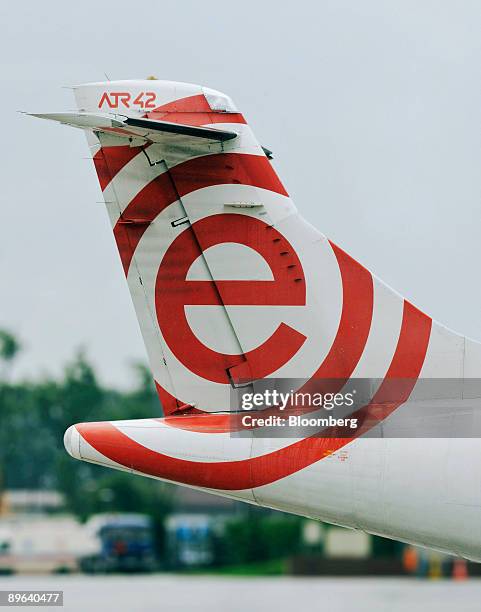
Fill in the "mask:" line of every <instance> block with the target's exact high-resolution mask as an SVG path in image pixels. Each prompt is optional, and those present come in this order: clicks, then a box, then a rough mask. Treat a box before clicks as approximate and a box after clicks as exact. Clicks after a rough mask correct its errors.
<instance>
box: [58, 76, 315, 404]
mask: <svg viewBox="0 0 481 612" xmlns="http://www.w3.org/2000/svg"><path fill="white" fill-rule="evenodd" d="M74 91H75V97H76V101H77V105H78V109H79V112H78V113H73V114H69V115H66V114H63V115H62V116H60V115H57V116H51V118H54V119H55V118H56V119H57V120H59V121H62V122H63V123H68V124H70V125H76V126H79V127H83V128H84V129H85V128H86V129H87V134H88V139H89V144H90V146H91V149H92V155H93V160H94V164H95V168H96V171H97V175H98V179H99V183H100V187H101V189H102V192H103V195H104V199H105V202H106V205H107V209H108V213H109V217H110V221H111V223H112V227H113V232H114V236H115V239H116V242H117V246H118V250H119V254H120V258H121V261H122V266H123V269H124V272H125V275H126V277H127V281H128V284H129V288H130V291H131V294H132V298H133V301H134V305H135V308H136V312H137V316H138V319H139V322H140V328H141V331H142V334H143V338H144V341H145V344H146V347H147V351H148V355H149V359H150V365H151V367H152V371H153V373H154V377H155V382H156V385H157V389H158V392H159V397H160V399H161V402H162V405H163V409H164V412H165V414H172V413H174V412H177V411H179V410H184V411H185V410H190V411H195V410H198V409H200V410H214V411H215V410H228V409H229V392H230V389H231V388H232V387H233V386H236V384H240V383H241V382H243V383H245V381H248V380H251V379H256V378H263V377H265V376H269V375H271V374H272V373H274V372H276V371H278V370H279V369H280V368H282V366H283V365H284V364H285V363H286V362H287V361H288V359H290V358H291V357H292V356H293V355H294V354H295V353H296V352H297V351H298V350H299V348H300V347H301V346H302V345H303V343H304V341H305V339H306V338H305V335H304V334H303V333H301V332H299V331H297V330H296V329H294V328H292V327H291V326H289V325H288V324H286V323H285V322H284V321H283V319H282V313H281V316H280V317H279V316H276V315H274V319H276V318H277V319H278V321H277V324H275V325H274V327H273V328H272V321H269V319H272V315H273V311H275V310H276V309H277V310H280V311H282V310H284V312H287V311H289V310H292V309H293V308H294V309H295V308H296V307H298V306H302V305H305V301H306V288H305V282H304V278H303V271H302V266H301V264H300V261H299V258H298V256H297V254H296V251H295V249H294V248H293V247H292V245H290V244H289V242H288V240H287V239H286V237H285V236H284V235H282V234H281V233H280V232H279V231H278V230H277V229H276V227H275V226H276V225H277V224H278V223H279V222H281V221H282V219H284V218H286V217H288V216H290V215H292V214H294V213H295V208H294V206H293V204H292V202H291V201H290V199H289V197H288V194H287V192H286V191H285V189H284V187H283V186H282V184H281V182H280V180H279V179H278V177H277V175H276V173H275V171H274V169H273V167H272V165H271V162H270V160H269V157H270V152H269V151H267V150H266V149H264V148H263V147H262V146H260V144H259V143H258V142H257V140H256V138H255V137H254V135H253V133H252V131H251V129H250V128H249V126H248V125H247V123H246V121H245V119H244V117H243V116H242V114H241V113H239V112H238V111H237V109H236V108H235V107H234V105H233V103H232V101H231V100H230V98H228V97H227V96H225V95H224V94H221V93H220V92H216V91H214V90H211V89H208V88H205V87H200V86H196V85H190V84H183V83H173V82H168V81H119V82H107V83H93V84H87V85H82V86H79V87H76V88H75V90H74ZM246 306H247V308H246ZM253 310H256V311H257V312H258V313H260V314H259V317H260V320H259V321H258V323H257V324H256V323H255V322H253V321H252V311H253ZM246 311H247V312H246ZM262 311H263V312H262ZM259 317H257V318H258V319H259ZM266 323H267V329H266V330H263V327H264V326H265V325H266ZM271 328H272V329H271ZM269 330H270V332H272V333H266V332H269ZM258 334H260V336H261V337H262V336H264V337H265V338H267V340H266V341H265V342H261V343H259V342H257V341H256V337H258ZM265 338H264V339H265ZM199 404H201V405H200V406H199Z"/></svg>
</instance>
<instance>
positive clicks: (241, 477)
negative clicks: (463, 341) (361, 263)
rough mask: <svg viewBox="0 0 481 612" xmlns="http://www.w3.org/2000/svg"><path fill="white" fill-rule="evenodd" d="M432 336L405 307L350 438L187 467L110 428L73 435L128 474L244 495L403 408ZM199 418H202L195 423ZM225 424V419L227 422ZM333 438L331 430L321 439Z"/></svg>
mask: <svg viewBox="0 0 481 612" xmlns="http://www.w3.org/2000/svg"><path fill="white" fill-rule="evenodd" d="M430 333H431V319H430V318H429V317H427V316H426V315H424V314H423V313H422V312H421V311H419V310H418V309H416V308H415V307H414V306H412V305H411V304H410V303H409V302H404V311H403V321H402V326H401V332H400V335H399V339H398V343H397V347H396V351H395V353H394V357H393V359H392V361H391V364H390V366H389V369H388V371H387V373H386V377H385V379H384V381H383V383H382V384H381V386H380V388H379V390H378V391H377V393H376V394H375V396H374V398H373V399H372V401H371V402H370V403H369V404H368V405H367V406H364V407H363V408H361V409H360V410H358V411H357V412H356V413H354V414H353V415H352V417H354V418H356V417H357V418H360V419H361V420H362V423H363V425H362V426H361V428H360V429H359V430H357V432H356V435H355V436H354V437H350V438H348V437H345V438H339V437H332V438H329V437H322V438H318V437H310V438H306V439H304V440H301V441H299V442H296V443H294V444H291V445H290V446H287V447H284V448H281V449H279V450H277V451H274V452H272V453H268V454H266V455H261V456H259V457H252V458H248V459H243V460H239V461H214V462H202V461H189V460H185V459H178V458H175V457H170V456H168V455H164V454H162V453H159V452H156V451H153V450H150V449H148V448H146V447H144V446H142V445H141V444H139V443H137V442H135V441H134V440H132V439H131V438H129V437H128V436H126V435H125V434H123V433H122V432H120V431H119V430H118V429H117V428H116V427H114V426H113V425H112V424H110V423H108V422H105V423H92V424H89V423H82V424H79V425H77V429H78V431H79V433H80V434H81V435H82V437H83V438H84V439H85V440H86V441H87V442H88V443H89V444H90V445H91V446H92V447H93V448H95V449H96V450H97V451H98V452H100V453H101V454H102V455H104V456H105V457H107V458H109V459H111V460H112V461H115V462H116V463H120V464H121V465H123V466H125V467H128V468H130V469H133V470H136V471H138V472H142V473H144V474H148V475H150V476H156V477H159V478H164V479H166V480H172V481H175V482H180V483H183V484H188V485H193V486H199V487H207V488H212V489H223V490H230V491H233V490H243V489H250V488H256V487H260V486H263V485H267V484H270V483H272V482H275V481H277V480H280V479H281V478H285V477H286V476H290V475H291V474H294V473H296V472H298V471H299V470H302V469H303V468H306V467H308V466H310V465H312V464H313V463H316V462H317V461H320V460H321V459H323V458H324V457H326V456H328V455H330V454H332V453H333V452H335V451H337V450H339V449H340V448H342V447H343V446H345V445H346V444H348V443H349V442H352V441H353V440H354V439H356V438H357V437H359V435H362V434H364V433H366V432H367V431H369V429H371V428H372V427H374V426H375V425H377V424H378V423H379V422H380V420H383V419H385V418H386V417H387V416H389V414H391V413H392V412H393V411H394V410H395V409H396V408H397V407H398V406H400V405H401V404H402V403H404V402H405V401H406V400H407V399H408V397H409V395H410V393H411V392H412V390H413V388H414V386H415V384H416V381H417V378H418V376H419V373H420V371H421V368H422V365H423V363H424V359H425V356H426V351H427V348H428V343H429V337H430ZM400 378H404V381H405V382H404V388H403V390H402V395H401V396H400V397H399V399H398V400H397V401H395V402H389V403H388V404H387V405H383V407H382V408H383V409H382V416H381V418H379V413H378V414H377V415H376V418H374V419H366V418H365V417H366V416H369V415H370V412H372V409H373V408H374V409H376V408H377V407H378V406H379V402H380V401H385V396H386V393H387V391H388V387H389V385H390V384H391V383H393V384H397V382H396V381H399V379H400ZM200 418H203V417H200ZM226 418H229V417H228V416H227V417H226ZM329 433H332V434H334V435H335V434H336V430H333V431H332V432H329V430H328V431H327V432H325V433H324V435H325V436H326V435H328V434H329Z"/></svg>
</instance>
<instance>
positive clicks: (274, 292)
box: [155, 214, 306, 383]
mask: <svg viewBox="0 0 481 612" xmlns="http://www.w3.org/2000/svg"><path fill="white" fill-rule="evenodd" d="M222 243H239V244H242V245H245V246H248V247H250V248H251V249H254V250H255V251H257V253H259V255H261V256H262V257H263V258H264V259H265V261H266V263H267V264H268V265H269V267H270V269H271V272H272V275H273V280H216V279H213V280H187V274H188V272H189V269H190V267H191V265H192V264H193V263H194V261H195V260H196V259H197V258H198V257H199V256H200V255H201V254H202V252H203V251H206V250H207V249H208V248H210V247H213V246H216V245H218V244H222ZM239 265H242V263H240V264H239ZM223 304H224V305H226V306H229V305H231V306H234V305H243V306H266V307H269V306H305V304H306V287H305V279H304V273H303V270H302V266H301V262H300V261H299V258H298V256H297V254H296V253H295V251H294V249H293V248H292V246H291V245H290V244H289V242H288V241H287V240H286V239H285V238H284V236H282V234H280V233H279V232H278V231H277V230H276V229H274V228H273V227H271V226H269V225H267V224H266V223H264V222H263V221H260V220H259V219H256V218H252V217H249V216H247V215H240V214H220V215H212V216H210V217H205V218H204V219H201V220H199V221H197V222H195V223H194V224H193V225H192V226H189V227H188V228H187V229H185V230H184V231H183V232H182V233H181V234H180V235H179V236H177V238H175V240H174V241H173V242H172V244H171V245H170V247H169V248H168V249H167V251H166V253H165V255H164V257H163V259H162V262H161V264H160V267H159V271H158V274H157V281H156V285H155V305H156V311H157V320H158V323H159V326H160V329H161V331H162V334H163V336H164V339H165V341H166V342H167V344H168V345H169V347H170V349H171V351H172V352H173V353H174V355H175V356H176V357H177V359H178V360H179V361H180V362H181V363H183V364H184V366H185V367H186V368H188V369H189V370H190V371H191V372H193V373H195V374H197V375H198V376H201V377H202V378H204V379H207V380H210V381H213V382H217V383H228V382H229V379H230V378H234V379H235V380H246V379H250V378H254V379H259V378H264V377H265V376H268V375H269V374H271V373H272V372H275V371H276V370H278V369H279V368H280V367H282V366H283V365H284V364H286V363H287V362H288V361H289V360H290V359H292V357H293V356H294V355H295V354H296V353H297V351H298V350H299V349H300V348H301V346H302V345H303V344H304V342H305V340H306V337H305V336H304V335H303V334H301V333H299V332H298V331H296V330H295V329H293V328H292V327H290V326H288V325H286V324H285V323H281V324H280V325H279V326H278V327H277V329H276V331H275V332H274V333H273V334H272V335H271V336H270V337H269V338H268V339H267V340H265V341H264V342H263V343H262V344H260V345H259V346H257V347H256V348H255V349H253V350H251V351H248V352H246V353H245V354H237V355H230V354H225V353H220V352H217V351H214V350H212V349H210V348H208V347H207V346H206V345H205V344H203V343H202V342H200V341H199V339H198V338H197V336H196V335H195V334H194V333H193V331H192V329H191V328H190V326H189V324H188V321H187V318H186V313H185V306H189V305H197V306H222V305H223ZM226 326H227V327H226V329H219V333H220V334H221V333H233V331H232V327H230V328H229V327H228V326H229V321H228V319H226ZM234 331H235V330H234ZM229 373H230V376H229Z"/></svg>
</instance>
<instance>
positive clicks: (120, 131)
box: [28, 112, 237, 142]
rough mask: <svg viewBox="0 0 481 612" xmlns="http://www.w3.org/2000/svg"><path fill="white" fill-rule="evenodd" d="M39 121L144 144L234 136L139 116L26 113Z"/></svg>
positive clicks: (219, 140) (225, 131)
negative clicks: (174, 138) (171, 136)
mask: <svg viewBox="0 0 481 612" xmlns="http://www.w3.org/2000/svg"><path fill="white" fill-rule="evenodd" d="M28 114H29V115H31V116H33V117H38V118H40V119H50V120H52V121H58V122H59V123H63V124H65V125H70V126H72V127H78V128H82V129H87V130H92V131H94V132H110V133H112V132H114V133H115V134H117V135H118V136H120V137H122V136H123V137H135V138H141V139H142V140H145V141H147V142H159V141H161V140H162V137H163V136H165V135H166V134H174V135H179V136H187V137H190V138H204V139H206V140H210V141H216V142H224V141H226V140H232V139H233V138H235V137H236V136H237V134H236V132H232V131H230V130H218V129H214V128H208V127H199V126H192V125H184V124H182V123H170V122H169V121H157V120H155V119H145V118H142V117H139V118H137V117H127V116H124V115H110V114H108V113H83V112H77V113H43V114H38V113H28Z"/></svg>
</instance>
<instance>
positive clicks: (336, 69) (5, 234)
mask: <svg viewBox="0 0 481 612" xmlns="http://www.w3.org/2000/svg"><path fill="white" fill-rule="evenodd" d="M0 21H1V23H2V37H1V39H0V51H1V57H2V72H1V75H2V89H1V91H2V95H1V102H0V105H1V117H2V130H1V132H2V140H3V146H2V150H1V153H0V155H1V156H2V163H1V168H2V192H1V196H0V197H1V200H0V201H1V222H0V228H1V241H0V279H1V281H2V282H1V301H0V327H7V328H9V329H11V330H12V331H13V332H15V333H16V334H18V335H19V336H20V338H21V339H22V342H23V344H24V350H23V353H22V356H21V358H20V359H19V360H18V364H17V367H16V370H15V375H16V376H26V375H29V376H30V375H31V376H41V375H43V374H45V373H51V374H57V373H58V372H59V371H60V370H61V368H62V366H63V364H65V362H66V361H68V360H69V359H70V358H71V357H72V355H73V354H74V352H75V350H76V348H77V347H79V346H84V347H86V349H87V352H88V355H89V356H90V357H91V359H92V361H93V362H94V364H95V365H96V366H97V367H98V370H99V372H100V374H101V378H102V380H103V381H105V382H107V383H109V384H114V385H117V386H122V387H125V386H127V385H129V384H130V383H131V382H132V374H131V371H130V368H129V363H130V362H131V361H132V360H139V359H140V360H144V361H145V360H146V356H145V351H144V347H143V343H142V340H141V337H140V332H139V328H138V324H137V320H136V317H135V314H134V310H133V307H132V304H131V301H130V295H129V292H128V289H127V285H126V282H125V279H124V277H123V273H122V270H121V266H120V262H119V258H118V255H117V252H116V248H115V245H114V241H113V237H112V233H111V230H110V227H109V224H108V221H107V215H106V213H105V211H104V209H103V205H102V204H100V203H99V201H100V200H101V193H100V189H99V187H98V183H97V179H96V176H95V174H94V169H93V165H92V162H91V161H89V160H88V159H86V158H88V154H89V151H88V149H87V145H86V142H85V138H84V136H83V134H82V133H81V132H80V131H76V130H72V129H69V128H66V127H62V126H56V125H54V124H47V123H46V122H41V121H38V120H35V119H33V118H29V117H25V116H22V115H19V114H17V113H16V111H17V110H27V111H39V112H42V111H47V112H48V111H56V110H70V109H72V108H73V98H72V92H71V91H70V90H69V89H62V86H68V85H72V84H77V83H81V82H86V81H96V80H103V79H104V78H105V77H104V73H107V74H108V75H109V77H110V78H111V79H120V78H144V77H146V76H148V75H150V74H154V75H156V76H157V77H158V78H162V79H171V80H179V81H190V82H195V83H201V84H204V85H207V86H209V87H212V88H215V89H219V90H222V91H225V92H226V93H228V94H229V95H231V96H232V98H233V99H234V100H235V102H236V104H237V105H238V107H239V108H240V109H241V111H242V112H243V113H244V114H245V116H246V117H247V119H248V121H249V122H250V123H251V125H252V126H253V128H254V130H255V132H256V133H257V136H258V137H259V139H260V140H261V142H262V143H263V144H264V145H265V146H267V147H269V148H270V149H272V150H273V151H274V154H275V162H274V163H275V166H276V168H277V170H278V172H279V174H280V177H281V179H282V181H283V182H284V184H285V186H286V188H287V190H288V191H289V193H290V194H291V196H292V197H293V199H294V201H295V203H296V205H297V206H298V208H299V210H300V211H301V213H302V214H303V215H304V216H305V217H306V218H307V219H308V220H309V221H311V222H312V223H313V224H314V225H316V226H317V227H318V228H319V229H320V230H321V231H323V232H324V233H325V234H326V235H327V236H329V237H330V238H331V239H333V240H335V241H336V242H337V243H338V244H339V245H340V246H342V247H343V248H345V249H346V250H348V252H349V253H350V254H351V255H353V256H354V257H356V258H357V259H359V260H360V261H361V262H362V263H364V264H365V265H367V266H368V267H369V268H370V269H371V270H372V271H373V272H375V273H376V274H378V275H379V276H380V277H381V278H383V279H384V280H385V281H386V282H388V283H389V284H390V285H392V286H393V287H394V288H396V289H397V290H398V291H400V292H401V293H403V294H404V295H405V296H406V297H408V298H409V299H410V300H412V301H414V303H415V304H416V305H418V306H419V307H421V308H422V309H424V310H425V311H426V312H427V313H428V314H430V315H432V316H434V317H435V318H437V319H439V320H441V322H443V323H445V324H446V325H448V326H450V327H452V328H454V329H456V330H458V331H461V332H463V333H465V334H467V335H470V336H473V337H475V338H478V339H481V278H480V277H481V275H480V262H481V239H480V236H481V189H480V187H481V174H480V170H481V138H480V129H481V121H480V119H481V87H480V67H481V37H480V35H479V34H480V32H481V5H480V3H479V1H478V0H473V1H472V2H471V1H468V0H461V1H457V0H456V1H455V0H451V1H450V2H447V1H442V0H436V1H426V0H424V1H423V0H421V1H419V0H395V1H393V2H386V1H385V0H377V1H371V0H363V1H362V2H359V1H358V0H352V1H349V2H348V1H342V0H332V1H325V0H316V1H311V2H306V1H302V0H298V1H297V2H279V1H275V2H274V1H266V0H256V1H255V2H254V1H250V0H247V1H246V0H242V1H240V2H223V3H218V2H213V3H210V4H209V3H207V4H206V3H201V2H198V1H190V2H189V1H187V0H182V1H179V2H154V3H147V4H146V3H143V4H142V3H140V4H139V3H137V4H136V3H131V2H130V3H128V4H127V3H125V4H123V3H122V2H108V1H103V2H90V1H85V0H83V1H82V2H81V3H68V2H65V1H62V2H60V1H58V2H48V1H43V2H38V3H32V2H28V3H26V2H8V3H7V2H5V3H2V5H1V7H0Z"/></svg>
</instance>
